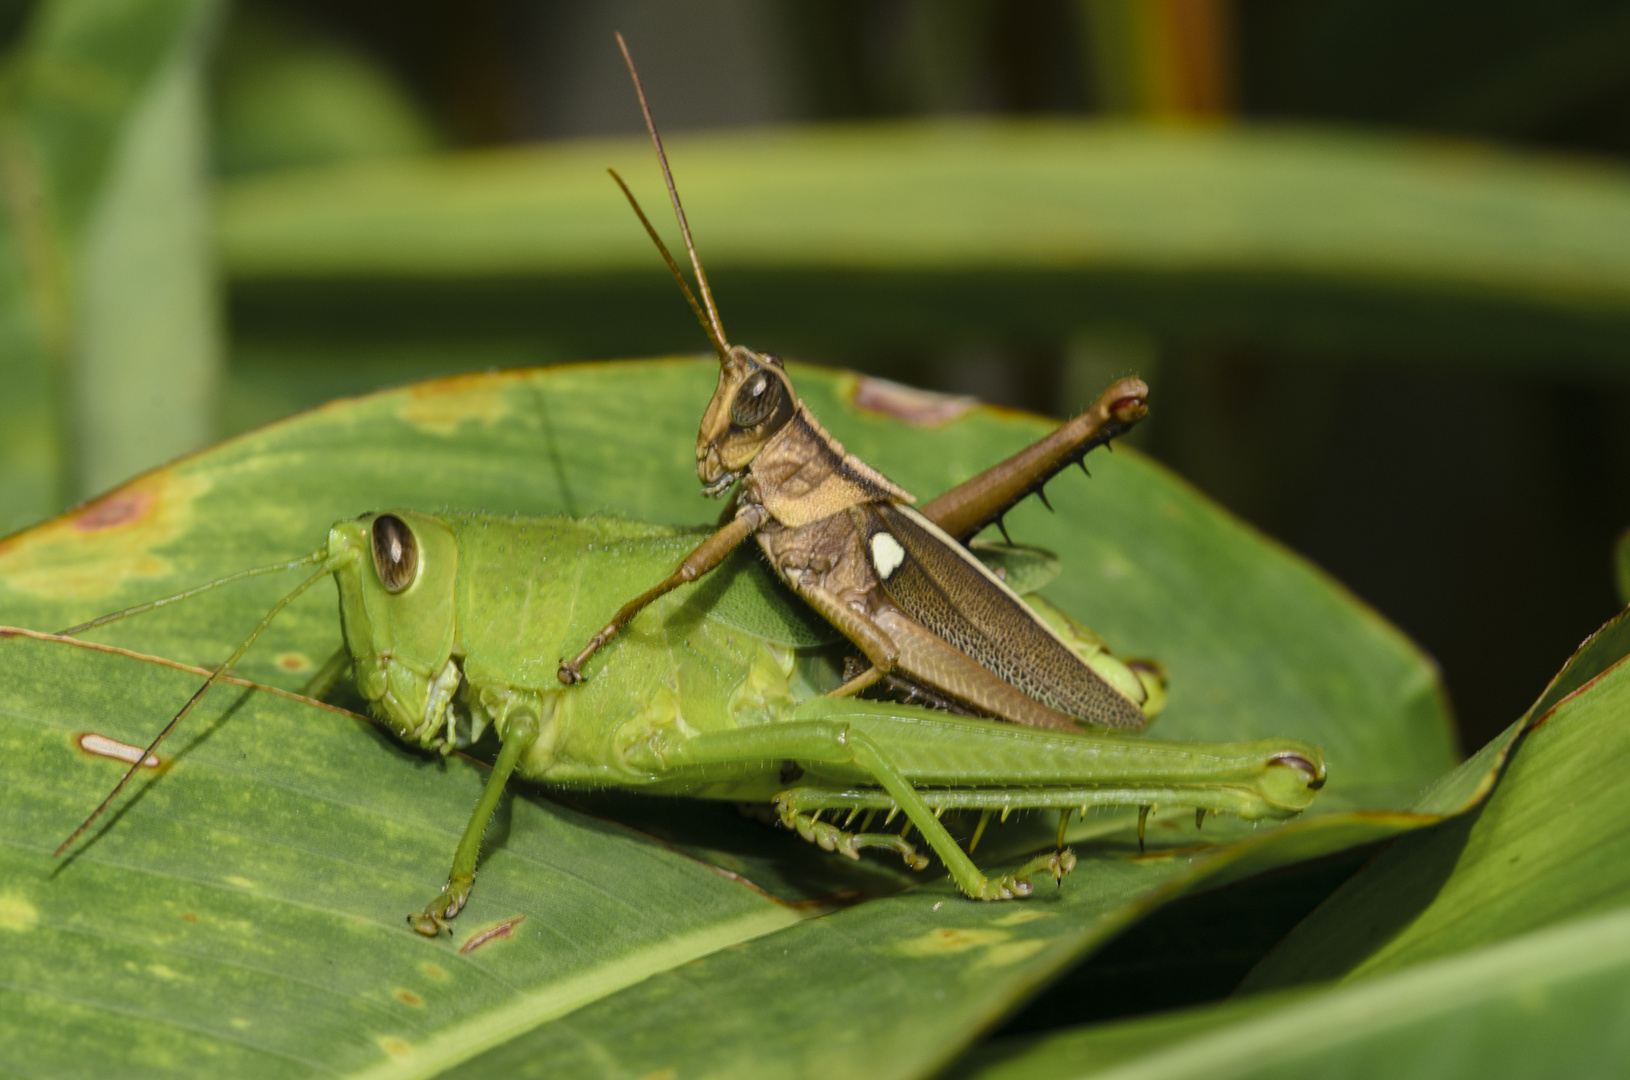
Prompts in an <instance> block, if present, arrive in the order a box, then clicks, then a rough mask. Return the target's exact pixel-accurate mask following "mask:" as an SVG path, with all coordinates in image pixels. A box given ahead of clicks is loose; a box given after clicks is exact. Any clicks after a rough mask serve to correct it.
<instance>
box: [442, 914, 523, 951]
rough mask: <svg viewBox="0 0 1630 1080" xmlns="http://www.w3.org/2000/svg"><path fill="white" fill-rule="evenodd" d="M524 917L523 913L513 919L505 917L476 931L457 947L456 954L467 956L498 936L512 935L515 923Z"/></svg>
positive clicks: (507, 936)
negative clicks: (493, 924) (494, 924)
mask: <svg viewBox="0 0 1630 1080" xmlns="http://www.w3.org/2000/svg"><path fill="white" fill-rule="evenodd" d="M524 918H526V916H525V915H517V916H515V917H514V918H513V919H505V920H504V921H503V922H501V923H498V924H497V925H496V926H489V927H487V928H486V929H485V930H478V931H476V933H475V934H473V935H472V936H471V937H470V940H469V941H466V942H465V943H464V944H463V945H462V946H460V947H459V950H458V954H459V955H460V956H468V955H469V954H470V953H473V952H475V951H476V950H477V949H479V948H481V947H482V946H483V945H487V944H490V943H492V942H494V941H497V940H498V939H499V938H510V937H514V936H515V927H516V925H517V924H518V923H520V921H521V920H522V919H524Z"/></svg>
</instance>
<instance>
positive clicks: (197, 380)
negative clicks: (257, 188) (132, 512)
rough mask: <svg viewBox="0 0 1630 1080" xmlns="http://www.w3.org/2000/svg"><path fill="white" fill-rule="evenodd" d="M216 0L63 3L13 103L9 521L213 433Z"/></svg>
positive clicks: (8, 166) (3, 476)
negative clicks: (208, 78) (207, 107)
mask: <svg viewBox="0 0 1630 1080" xmlns="http://www.w3.org/2000/svg"><path fill="white" fill-rule="evenodd" d="M214 7H215V5H214V4H213V3H210V2H208V0H140V2H134V3H125V4H119V5H111V6H110V5H107V4H102V3H96V2H94V0H51V2H48V3H42V4H40V5H38V6H37V8H36V9H35V10H34V12H33V13H32V21H31V23H30V27H29V30H28V32H27V34H26V35H25V38H24V40H23V44H22V45H21V47H20V52H19V54H18V55H16V56H14V57H12V65H13V70H12V71H11V73H10V76H11V77H10V84H9V86H8V87H7V89H8V91H9V92H8V94H7V96H6V100H5V102H4V104H3V106H0V126H3V128H4V132H5V135H4V137H3V138H0V165H3V168H0V183H3V185H4V187H5V195H6V197H5V200H4V206H5V211H6V214H5V217H4V219H3V221H0V344H3V346H4V348H0V377H3V378H4V382H5V385H6V388H7V390H6V394H5V395H4V397H3V398H0V529H3V530H5V531H8V532H9V531H11V530H12V529H15V528H17V527H19V526H21V525H23V524H26V523H28V522H32V521H37V520H39V519H41V518H43V517H45V516H47V515H48V514H51V513H53V512H55V511H56V510H58V509H60V508H61V507H62V506H63V504H64V503H65V502H67V501H69V500H70V499H71V498H74V497H78V496H81V495H86V494H90V493H91V492H94V491H97V490H100V489H102V488H105V487H107V486H108V485H110V484H112V483H114V482H116V481H119V480H122V479H124V478H126V477H128V476H131V475H133V474H134V473H136V472H139V471H141V470H142V469H145V468H149V467H151V466H153V465H156V464H158V463H159V462H161V461H164V460H166V459H168V458H172V457H174V456H176V455H177V454H180V453H183V452H185V451H188V450H192V449H194V448H196V447H198V446H200V445H202V444H204V443H205V442H207V441H208V440H209V438H210V436H211V435H212V433H213V429H214V421H215V415H214V414H215V401H214V378H215V375H216V367H217V363H218V359H219V356H218V353H219V349H218V336H219V335H218V328H217V323H216V313H215V296H214V292H213V276H212V266H213V261H212V259H211V258H210V254H209V247H208V236H207V230H208V214H209V207H208V200H207V199H206V198H205V190H204V189H205V185H204V175H203V173H204V161H203V148H202V147H203V124H202V118H201V113H202V107H203V106H202V90H201V86H200V78H201V67H202V64H203V46H204V41H205V39H206V37H207V30H208V23H209V20H210V17H211V14H212V12H213V10H214Z"/></svg>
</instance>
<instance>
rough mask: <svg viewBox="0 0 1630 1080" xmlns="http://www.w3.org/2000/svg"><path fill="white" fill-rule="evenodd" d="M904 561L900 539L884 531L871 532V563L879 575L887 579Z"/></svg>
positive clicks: (903, 551)
mask: <svg viewBox="0 0 1630 1080" xmlns="http://www.w3.org/2000/svg"><path fill="white" fill-rule="evenodd" d="M905 561H906V549H905V548H903V547H901V546H900V541H898V540H896V539H895V538H894V537H893V536H891V535H890V534H888V533H886V532H879V533H873V534H872V565H873V566H875V567H877V575H878V576H879V577H881V578H882V579H883V580H884V581H887V580H888V579H889V575H891V574H893V573H894V572H895V571H896V570H898V569H900V564H901V563H903V562H905Z"/></svg>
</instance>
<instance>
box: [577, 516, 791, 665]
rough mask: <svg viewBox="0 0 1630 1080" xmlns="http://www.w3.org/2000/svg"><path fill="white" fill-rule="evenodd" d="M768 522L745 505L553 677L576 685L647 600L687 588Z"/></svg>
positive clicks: (596, 635)
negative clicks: (602, 648) (591, 659)
mask: <svg viewBox="0 0 1630 1080" xmlns="http://www.w3.org/2000/svg"><path fill="white" fill-rule="evenodd" d="M767 520H769V515H768V513H766V512H765V510H764V508H763V507H762V506H748V507H747V508H746V509H745V510H743V511H742V512H741V513H740V514H738V515H736V517H735V520H733V521H731V522H730V524H728V525H726V526H725V527H724V528H722V529H720V530H719V531H718V532H716V533H714V534H713V535H712V536H710V537H708V538H707V539H706V540H703V541H702V542H701V543H700V544H698V545H697V546H696V550H694V551H692V552H691V553H690V554H689V555H686V556H685V560H684V561H683V562H681V563H680V564H679V566H678V568H677V569H675V570H674V572H673V573H671V574H669V575H668V576H667V578H666V579H664V580H663V582H662V583H661V584H660V585H658V586H657V587H656V588H654V589H648V590H646V591H645V592H643V593H641V594H640V595H638V596H636V597H634V599H632V600H630V601H629V602H628V603H626V604H624V605H623V606H622V607H621V608H620V609H618V611H617V614H616V615H614V616H612V619H611V621H610V622H608V623H606V625H605V627H604V628H603V629H601V631H600V632H599V633H598V634H595V635H594V636H593V637H591V638H590V639H589V643H588V644H587V645H585V646H583V651H582V652H580V653H578V654H577V655H576V656H574V657H572V659H571V660H569V661H562V662H561V665H560V670H559V671H557V672H556V673H555V674H556V676H557V677H558V678H559V679H560V681H561V682H563V683H565V684H566V685H567V686H570V685H572V684H573V683H575V682H579V681H580V680H581V679H582V678H583V665H584V664H586V663H587V662H588V659H589V657H591V656H593V655H594V654H595V653H596V652H598V651H599V649H600V646H602V645H604V644H605V643H606V642H608V641H610V640H611V639H612V638H614V637H616V636H617V635H618V634H620V633H621V632H622V629H623V627H625V626H627V625H628V624H629V623H630V622H632V621H633V620H634V616H636V615H638V614H639V613H640V611H641V609H643V608H644V607H645V605H647V604H649V603H650V602H651V601H653V600H655V599H657V598H658V597H661V596H664V595H666V594H667V593H670V592H673V591H674V590H675V589H677V588H679V586H681V585H688V584H690V583H691V582H693V581H695V580H696V579H697V578H699V577H701V576H702V575H703V574H705V573H707V572H708V571H709V570H712V569H714V568H715V567H717V566H718V565H719V564H720V563H722V562H724V560H725V557H726V556H728V555H729V554H730V553H731V552H732V551H735V550H736V548H738V547H740V546H741V543H742V541H744V540H746V539H747V538H748V537H749V536H752V535H753V534H754V533H755V532H757V531H758V530H759V529H760V528H762V527H763V525H764V523H765V521H767Z"/></svg>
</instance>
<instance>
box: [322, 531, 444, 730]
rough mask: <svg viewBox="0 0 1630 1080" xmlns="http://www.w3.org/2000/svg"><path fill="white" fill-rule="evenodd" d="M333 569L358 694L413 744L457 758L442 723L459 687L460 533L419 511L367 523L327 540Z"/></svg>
mask: <svg viewBox="0 0 1630 1080" xmlns="http://www.w3.org/2000/svg"><path fill="white" fill-rule="evenodd" d="M328 564H329V566H331V567H332V568H333V572H334V581H335V584H337V585H338V586H339V591H340V622H341V625H342V629H343V632H344V634H345V647H346V649H347V651H349V652H350V654H351V660H352V664H353V668H354V670H355V673H356V683H357V689H358V691H360V692H361V694H362V696H363V697H365V698H367V699H368V701H369V702H370V703H372V705H373V707H374V711H375V713H377V714H378V716H379V717H380V719H382V720H384V721H385V722H386V723H387V724H389V725H390V727H391V729H392V730H393V731H395V732H396V734H397V735H399V736H401V737H402V739H404V740H405V741H407V742H409V743H414V744H417V745H419V746H423V747H425V748H427V749H429V748H440V749H450V748H451V742H452V739H451V738H450V734H451V733H449V732H447V731H445V730H444V725H443V724H442V721H443V719H444V718H445V717H446V716H447V715H449V710H448V700H449V698H450V696H451V693H452V691H453V690H454V689H456V688H457V685H458V679H459V670H458V666H457V663H456V662H455V661H454V660H453V652H454V642H455V630H456V619H455V615H454V608H453V596H454V584H455V582H456V580H457V577H458V544H457V541H456V540H455V539H454V537H453V533H452V531H451V530H450V529H448V527H447V526H446V525H445V524H444V523H443V522H441V521H439V520H438V519H436V518H434V517H431V516H430V515H429V514H421V513H419V512H417V511H414V510H392V511H389V512H386V513H379V514H366V515H364V516H363V517H361V518H358V519H357V520H355V521H342V522H340V523H339V524H338V525H335V526H334V527H333V528H332V529H330V530H329V531H328Z"/></svg>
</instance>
